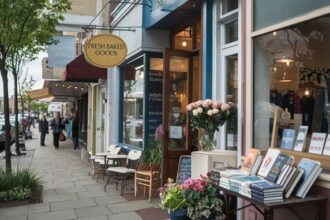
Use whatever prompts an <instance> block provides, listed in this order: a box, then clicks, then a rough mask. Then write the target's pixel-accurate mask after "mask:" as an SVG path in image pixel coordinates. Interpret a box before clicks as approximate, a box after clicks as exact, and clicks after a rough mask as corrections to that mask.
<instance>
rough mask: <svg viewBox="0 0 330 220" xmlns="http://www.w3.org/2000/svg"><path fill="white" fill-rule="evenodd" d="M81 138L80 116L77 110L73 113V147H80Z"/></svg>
mask: <svg viewBox="0 0 330 220" xmlns="http://www.w3.org/2000/svg"><path fill="white" fill-rule="evenodd" d="M78 139H79V117H78V111H75V112H74V113H73V115H72V141H73V146H74V147H73V149H75V150H76V149H79V145H78Z"/></svg>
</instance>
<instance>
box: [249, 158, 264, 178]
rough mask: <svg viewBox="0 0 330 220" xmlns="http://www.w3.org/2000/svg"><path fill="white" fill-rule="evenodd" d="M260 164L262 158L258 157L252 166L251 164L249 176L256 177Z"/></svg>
mask: <svg viewBox="0 0 330 220" xmlns="http://www.w3.org/2000/svg"><path fill="white" fill-rule="evenodd" d="M261 163H262V156H261V155H258V157H257V159H256V161H255V162H254V164H253V166H252V168H251V170H250V175H251V176H255V175H257V172H258V170H259V168H260V165H261Z"/></svg>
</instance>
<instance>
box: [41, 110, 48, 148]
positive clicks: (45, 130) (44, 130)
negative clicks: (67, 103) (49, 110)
mask: <svg viewBox="0 0 330 220" xmlns="http://www.w3.org/2000/svg"><path fill="white" fill-rule="evenodd" d="M39 132H40V146H42V147H44V146H46V145H45V138H46V134H48V133H49V132H48V121H47V118H46V114H41V119H40V122H39Z"/></svg>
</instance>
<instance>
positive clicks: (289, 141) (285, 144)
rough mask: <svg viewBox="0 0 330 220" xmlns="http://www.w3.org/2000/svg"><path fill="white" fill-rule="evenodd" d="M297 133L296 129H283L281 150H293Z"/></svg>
mask: <svg viewBox="0 0 330 220" xmlns="http://www.w3.org/2000/svg"><path fill="white" fill-rule="evenodd" d="M295 134H296V131H295V130H294V129H288V128H285V129H283V135H282V141H281V148H282V149H285V150H292V148H293V144H294V138H295Z"/></svg>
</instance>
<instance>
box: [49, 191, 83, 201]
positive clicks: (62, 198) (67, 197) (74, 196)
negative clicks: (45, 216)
mask: <svg viewBox="0 0 330 220" xmlns="http://www.w3.org/2000/svg"><path fill="white" fill-rule="evenodd" d="M77 199H78V197H77V194H76V193H69V194H60V195H50V196H44V202H59V201H67V200H77Z"/></svg>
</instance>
